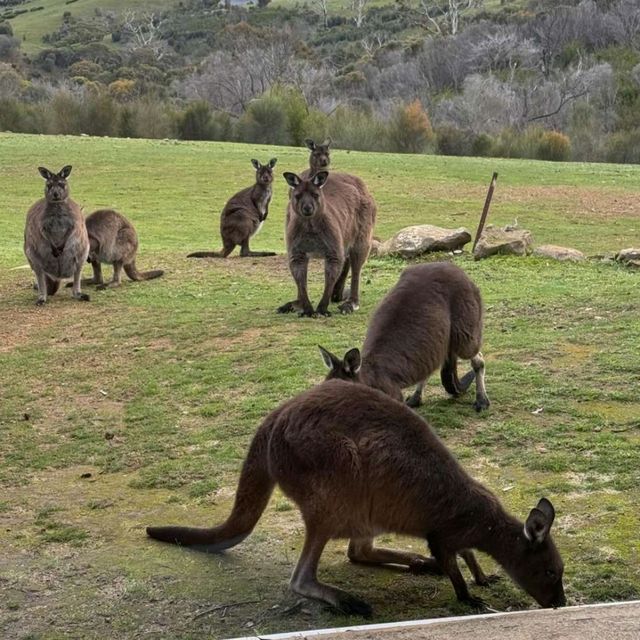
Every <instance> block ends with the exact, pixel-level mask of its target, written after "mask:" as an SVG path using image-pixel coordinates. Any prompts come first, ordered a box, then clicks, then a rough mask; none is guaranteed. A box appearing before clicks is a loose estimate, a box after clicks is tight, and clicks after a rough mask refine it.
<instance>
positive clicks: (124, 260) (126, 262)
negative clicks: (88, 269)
mask: <svg viewBox="0 0 640 640" xmlns="http://www.w3.org/2000/svg"><path fill="white" fill-rule="evenodd" d="M86 225H87V233H88V234H89V247H90V248H89V258H88V260H89V262H90V263H91V266H92V267H93V278H91V279H88V280H83V283H86V284H97V285H98V289H105V288H106V287H107V286H109V287H119V286H120V284H121V282H122V270H123V269H124V271H125V273H126V274H127V275H128V276H129V278H130V279H131V280H135V281H140V280H151V279H153V278H159V277H160V276H161V275H162V274H163V273H164V271H162V270H160V269H156V270H154V271H143V272H142V273H140V272H139V271H138V269H137V268H136V253H137V252H138V235H137V234H136V230H135V229H134V228H133V225H132V224H131V223H130V222H129V221H128V220H127V219H126V218H125V217H124V216H123V215H122V214H120V213H118V212H117V211H114V210H113V209H99V210H98V211H94V212H93V213H92V214H91V215H90V216H87V219H86ZM101 263H105V264H112V265H113V279H112V280H111V282H110V283H109V284H108V285H105V284H104V281H103V279H102V267H101Z"/></svg>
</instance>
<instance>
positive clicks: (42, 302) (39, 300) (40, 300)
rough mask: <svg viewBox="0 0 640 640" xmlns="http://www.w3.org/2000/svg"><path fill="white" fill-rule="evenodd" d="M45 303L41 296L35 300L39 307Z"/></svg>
mask: <svg viewBox="0 0 640 640" xmlns="http://www.w3.org/2000/svg"><path fill="white" fill-rule="evenodd" d="M45 303H46V300H43V299H42V298H38V299H37V300H36V307H41V306H42V305H44V304H45Z"/></svg>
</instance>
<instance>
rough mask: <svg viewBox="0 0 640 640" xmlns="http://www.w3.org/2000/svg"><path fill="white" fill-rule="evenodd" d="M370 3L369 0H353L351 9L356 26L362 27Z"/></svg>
mask: <svg viewBox="0 0 640 640" xmlns="http://www.w3.org/2000/svg"><path fill="white" fill-rule="evenodd" d="M368 4H369V0H351V10H352V11H353V21H354V22H355V23H356V28H357V29H360V27H362V24H363V23H364V19H365V9H366V7H367V5H368Z"/></svg>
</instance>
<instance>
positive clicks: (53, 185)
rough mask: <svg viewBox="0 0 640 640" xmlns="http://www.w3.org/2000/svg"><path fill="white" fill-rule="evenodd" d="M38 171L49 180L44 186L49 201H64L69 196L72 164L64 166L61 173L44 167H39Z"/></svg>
mask: <svg viewBox="0 0 640 640" xmlns="http://www.w3.org/2000/svg"><path fill="white" fill-rule="evenodd" d="M38 171H39V172H40V175H41V176H42V177H43V178H44V179H45V180H46V181H47V182H46V184H45V187H44V197H45V198H46V200H47V202H64V201H65V200H66V199H67V198H68V197H69V185H68V184H67V178H68V177H69V174H70V173H71V165H70V164H68V165H67V166H66V167H63V168H62V169H61V170H60V172H59V173H52V172H51V171H49V169H45V168H44V167H38Z"/></svg>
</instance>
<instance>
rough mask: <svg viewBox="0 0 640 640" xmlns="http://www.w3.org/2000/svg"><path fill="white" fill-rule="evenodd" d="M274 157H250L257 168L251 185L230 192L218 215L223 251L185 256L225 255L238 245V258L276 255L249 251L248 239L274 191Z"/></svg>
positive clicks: (257, 228) (262, 218)
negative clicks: (265, 161) (254, 179)
mask: <svg viewBox="0 0 640 640" xmlns="http://www.w3.org/2000/svg"><path fill="white" fill-rule="evenodd" d="M277 161H278V160H277V158H271V160H269V162H268V164H261V163H260V162H258V160H252V161H251V164H253V166H254V167H255V170H256V182H255V184H254V185H253V186H251V187H247V188H246V189H242V191H238V193H236V194H235V195H233V196H231V198H230V199H229V200H228V202H227V204H226V205H225V206H224V209H223V210H222V214H221V216H220V235H221V236H222V251H196V252H194V253H190V254H189V255H188V256H187V258H226V257H227V256H228V255H229V254H230V253H231V252H232V251H233V250H234V249H235V247H236V245H238V246H239V247H240V257H241V258H263V257H266V256H275V255H276V254H275V253H274V252H273V251H251V249H249V240H250V239H251V238H252V237H253V236H255V235H256V234H257V233H258V231H260V229H261V228H262V225H263V224H264V221H265V220H266V219H267V216H268V215H269V203H270V202H271V194H272V191H273V167H275V166H276V162H277Z"/></svg>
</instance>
